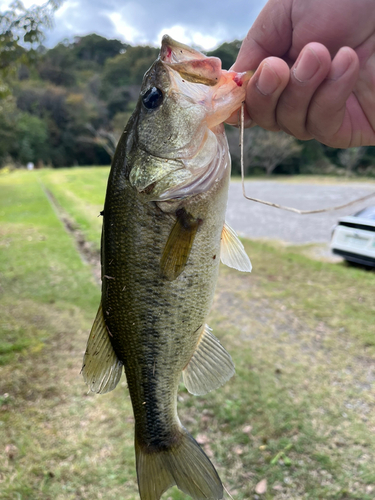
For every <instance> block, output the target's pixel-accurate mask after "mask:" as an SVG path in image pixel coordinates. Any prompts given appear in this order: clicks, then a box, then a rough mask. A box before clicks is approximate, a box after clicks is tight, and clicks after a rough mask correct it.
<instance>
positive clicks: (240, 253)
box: [220, 223, 252, 273]
mask: <svg viewBox="0 0 375 500" xmlns="http://www.w3.org/2000/svg"><path fill="white" fill-rule="evenodd" d="M220 259H221V262H222V263H223V264H225V265H226V266H229V267H233V268H234V269H237V271H243V272H247V273H250V272H251V269H252V266H251V262H250V259H249V257H248V255H247V253H246V252H245V249H244V246H243V244H242V243H241V241H240V240H239V238H238V236H237V234H236V232H235V231H234V229H232V228H231V227H230V226H229V224H227V223H225V224H224V227H223V231H222V233H221V245H220Z"/></svg>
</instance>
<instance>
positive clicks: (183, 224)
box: [160, 208, 202, 281]
mask: <svg viewBox="0 0 375 500" xmlns="http://www.w3.org/2000/svg"><path fill="white" fill-rule="evenodd" d="M176 216H177V220H176V223H175V225H174V226H173V228H172V230H171V232H170V235H169V237H168V241H167V243H166V245H165V248H164V252H163V255H162V258H161V262H160V270H161V274H162V275H163V276H165V277H166V278H167V279H168V280H169V281H173V280H175V279H176V278H177V277H178V276H179V275H180V274H181V273H182V271H183V270H184V268H185V265H186V262H187V260H188V258H189V255H190V251H191V247H192V246H193V242H194V238H195V235H196V233H197V229H198V226H199V225H200V224H201V222H202V221H201V220H200V219H194V217H193V216H192V215H190V214H189V213H187V212H186V210H185V209H184V208H182V209H180V210H177V212H176Z"/></svg>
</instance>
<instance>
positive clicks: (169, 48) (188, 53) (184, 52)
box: [159, 35, 207, 63]
mask: <svg viewBox="0 0 375 500" xmlns="http://www.w3.org/2000/svg"><path fill="white" fill-rule="evenodd" d="M159 57H160V59H161V61H163V62H172V63H173V62H176V63H179V62H183V61H187V60H192V59H206V58H207V56H205V55H204V54H202V52H199V51H198V50H195V49H192V48H191V47H189V46H188V45H185V44H183V43H181V42H177V40H174V39H173V38H172V37H170V36H169V35H164V36H163V38H162V41H161V49H160V56H159Z"/></svg>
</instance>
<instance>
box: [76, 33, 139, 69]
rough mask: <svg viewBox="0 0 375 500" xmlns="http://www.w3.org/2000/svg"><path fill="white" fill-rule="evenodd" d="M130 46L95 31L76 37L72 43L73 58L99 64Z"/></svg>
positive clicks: (101, 64)
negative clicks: (108, 38)
mask: <svg viewBox="0 0 375 500" xmlns="http://www.w3.org/2000/svg"><path fill="white" fill-rule="evenodd" d="M128 47H130V46H129V45H128V44H126V43H122V42H120V41H119V40H115V39H114V40H107V38H104V37H102V36H99V35H96V34H95V33H93V34H91V35H87V36H82V37H76V38H75V40H74V44H73V50H74V55H75V58H76V59H78V60H81V61H93V62H95V63H97V64H99V65H100V66H103V64H104V63H105V62H106V60H107V59H110V58H111V57H115V56H117V55H118V54H121V53H122V52H125V50H126V49H127V48H128Z"/></svg>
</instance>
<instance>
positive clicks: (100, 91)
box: [0, 34, 375, 175]
mask: <svg viewBox="0 0 375 500" xmlns="http://www.w3.org/2000/svg"><path fill="white" fill-rule="evenodd" d="M239 47H240V41H238V40H236V41H233V42H230V43H224V44H222V45H221V46H220V47H218V48H217V49H216V50H214V51H211V52H209V53H208V54H209V55H214V56H217V57H219V58H220V59H221V60H222V63H223V68H225V69H229V67H230V66H231V65H232V64H233V63H234V61H235V58H236V56H237V53H238V50H239ZM158 53H159V49H157V48H154V47H148V46H135V47H133V46H130V45H128V44H125V43H122V42H120V41H119V40H107V39H106V38H104V37H101V36H98V35H96V34H92V35H88V36H85V37H77V38H75V39H74V41H73V42H72V43H70V42H66V43H65V42H63V43H59V44H58V45H57V46H56V47H54V48H52V49H49V50H47V49H45V48H44V47H42V46H41V47H39V49H38V50H37V51H36V52H35V53H33V57H32V58H27V57H25V58H24V62H22V58H21V62H20V63H19V64H18V65H17V70H16V71H8V72H6V73H5V74H3V75H1V81H0V83H1V85H0V99H1V100H0V166H4V165H9V164H12V165H15V166H23V165H26V164H27V163H28V162H33V163H34V164H35V165H40V166H42V165H49V166H52V167H69V166H74V165H104V164H109V163H110V160H111V158H110V156H111V154H112V152H113V149H114V145H115V144H116V142H117V140H118V138H119V136H120V134H121V132H122V130H123V128H124V126H125V124H126V122H127V120H128V118H129V116H130V114H131V113H132V111H133V109H134V107H135V103H136V101H137V97H138V93H139V88H140V83H141V81H142V77H143V74H144V73H145V71H146V70H147V69H148V68H149V67H150V65H151V64H152V62H153V61H154V60H155V59H156V57H157V55H158ZM1 57H2V55H1V53H0V70H1V67H2V61H1ZM229 140H230V143H231V144H232V143H233V147H232V156H233V160H234V161H233V164H234V165H233V168H234V172H235V173H239V158H238V152H237V149H236V146H235V143H236V142H238V139H237V135H236V136H234V132H233V131H230V132H229ZM255 145H256V147H255ZM245 152H246V164H247V172H248V173H252V172H255V173H259V172H260V171H265V172H266V173H267V174H270V173H272V172H277V173H285V174H289V173H293V174H298V173H348V172H354V173H362V174H367V175H375V148H373V147H369V148H353V149H352V150H350V153H348V152H343V151H340V150H336V149H332V148H328V147H325V146H322V145H321V144H319V143H317V142H316V141H308V142H305V143H303V142H300V141H297V140H295V139H293V138H290V137H289V136H288V137H285V135H284V134H274V133H270V132H265V131H262V130H257V129H252V130H251V131H248V132H247V136H246V140H245Z"/></svg>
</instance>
